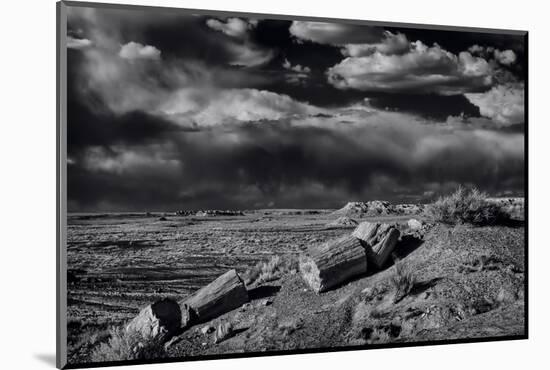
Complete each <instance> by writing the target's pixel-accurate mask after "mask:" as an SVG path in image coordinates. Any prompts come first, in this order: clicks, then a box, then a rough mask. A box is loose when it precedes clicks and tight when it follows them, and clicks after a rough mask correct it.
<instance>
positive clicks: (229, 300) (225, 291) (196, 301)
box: [181, 270, 248, 323]
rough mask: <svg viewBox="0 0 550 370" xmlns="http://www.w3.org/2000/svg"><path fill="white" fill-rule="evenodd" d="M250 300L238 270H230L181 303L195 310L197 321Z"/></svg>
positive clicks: (208, 318) (219, 313)
mask: <svg viewBox="0 0 550 370" xmlns="http://www.w3.org/2000/svg"><path fill="white" fill-rule="evenodd" d="M246 302H248V292H247V290H246V288H245V286H244V283H243V281H242V279H241V278H240V276H239V275H238V274H237V271H235V270H230V271H227V272H226V273H225V274H223V275H221V276H220V277H218V278H217V279H216V280H214V281H213V282H211V283H210V284H208V285H207V286H205V287H203V288H201V289H200V290H198V291H197V292H196V293H194V294H193V295H192V296H191V297H189V298H188V299H186V300H185V301H184V302H182V303H181V304H182V305H183V304H187V305H188V306H189V307H191V309H192V310H193V311H194V314H195V318H196V322H197V323H198V322H205V321H208V320H210V319H213V318H215V317H218V316H220V315H222V314H224V313H226V312H229V311H231V310H233V309H235V308H238V307H241V306H242V305H243V304H245V303H246Z"/></svg>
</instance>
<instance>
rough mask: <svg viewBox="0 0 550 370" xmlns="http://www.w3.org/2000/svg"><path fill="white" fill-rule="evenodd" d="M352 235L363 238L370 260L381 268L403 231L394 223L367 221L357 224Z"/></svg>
mask: <svg viewBox="0 0 550 370" xmlns="http://www.w3.org/2000/svg"><path fill="white" fill-rule="evenodd" d="M352 235H353V236H354V237H355V238H357V239H359V240H361V244H362V245H363V247H365V251H366V253H367V258H368V260H369V262H370V263H372V264H373V265H374V266H376V267H377V268H381V267H382V266H384V263H386V261H387V259H388V257H389V256H390V254H391V252H392V251H393V249H394V248H395V245H396V244H397V239H399V235H401V232H400V231H399V230H397V229H396V228H395V226H394V225H390V224H381V223H377V222H367V221H365V222H361V223H360V224H359V226H357V228H356V229H355V230H354V231H353V233H352Z"/></svg>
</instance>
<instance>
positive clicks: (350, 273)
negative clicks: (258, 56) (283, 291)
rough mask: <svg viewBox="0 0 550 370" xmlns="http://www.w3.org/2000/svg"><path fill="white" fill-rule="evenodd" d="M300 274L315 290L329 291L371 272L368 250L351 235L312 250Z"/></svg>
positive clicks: (309, 251) (302, 261) (319, 291)
mask: <svg viewBox="0 0 550 370" xmlns="http://www.w3.org/2000/svg"><path fill="white" fill-rule="evenodd" d="M300 272H301V274H302V277H303V278H304V280H305V281H306V282H307V283H308V284H309V286H310V287H311V288H312V289H313V290H314V291H316V292H317V293H321V292H325V291H327V290H330V289H331V288H334V287H336V286H338V285H341V284H342V283H345V282H346V281H348V280H349V279H351V278H352V277H354V276H357V275H361V274H364V273H366V272H367V256H366V254H365V249H364V248H363V247H362V246H361V243H360V242H359V240H358V239H357V238H355V237H353V236H351V235H347V236H344V237H341V238H339V239H335V240H332V241H328V242H326V243H324V244H321V245H319V246H313V247H310V248H309V250H308V256H306V257H303V258H302V260H301V261H300Z"/></svg>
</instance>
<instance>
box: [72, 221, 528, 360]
mask: <svg viewBox="0 0 550 370" xmlns="http://www.w3.org/2000/svg"><path fill="white" fill-rule="evenodd" d="M333 211H334V210H255V211H244V215H236V216H196V215H190V216H178V215H175V214H161V213H152V214H151V213H147V214H145V213H141V214H71V215H69V217H68V225H69V226H68V341H69V343H68V346H69V363H84V362H88V361H90V358H89V356H90V354H91V353H92V352H93V350H94V348H96V346H98V345H99V343H101V342H104V341H105V340H106V339H107V338H108V335H109V334H108V331H109V328H111V327H113V326H120V325H122V324H124V323H125V322H127V321H128V320H130V319H132V318H133V317H135V316H136V315H137V313H138V312H139V311H140V309H141V308H143V307H144V306H146V305H148V304H150V303H152V302H154V301H156V300H157V299H160V298H164V297H169V298H173V299H175V300H177V301H181V300H182V299H183V298H185V297H186V296H188V295H190V294H191V293H192V292H194V291H196V290H197V289H199V288H200V287H202V286H204V285H206V284H208V283H209V282H211V281H212V280H214V279H215V278H216V277H217V276H219V275H220V274H222V273H224V272H225V271H227V270H229V269H233V268H234V269H236V270H237V271H238V273H239V274H241V276H244V277H246V276H247V271H249V269H251V268H252V267H253V266H255V265H256V264H258V263H259V262H262V261H269V260H270V259H271V258H272V257H273V256H283V257H284V258H285V259H287V260H290V261H297V260H298V256H299V255H300V254H302V253H304V252H305V251H306V250H307V248H308V247H309V246H311V245H315V244H319V243H322V242H325V241H327V240H330V239H333V238H336V237H338V236H341V235H345V234H349V233H350V232H351V231H352V230H353V228H354V224H353V223H350V224H349V225H346V224H345V222H344V223H342V225H338V224H334V221H335V220H337V219H338V215H337V214H334V213H333ZM410 218H416V219H418V220H423V218H425V217H424V216H423V215H422V214H419V215H414V216H411V215H383V216H380V215H379V216H370V217H369V216H367V217H363V218H361V219H357V221H365V220H368V221H379V222H397V223H399V227H400V228H401V229H402V234H401V239H400V241H399V242H398V244H397V246H396V249H395V255H394V259H396V260H399V261H400V262H399V263H400V264H403V266H404V267H405V268H406V269H407V270H408V271H409V272H410V273H411V274H412V275H413V277H414V280H415V283H414V288H413V289H412V291H411V292H410V293H409V294H408V295H407V296H406V297H404V298H403V299H401V300H399V301H398V302H395V301H394V297H395V294H394V293H395V292H394V291H393V289H394V287H393V285H392V277H393V276H394V275H395V274H396V267H395V264H394V262H393V260H391V261H389V262H388V263H387V265H386V266H385V267H384V268H382V269H380V270H375V269H370V271H369V272H368V273H367V274H366V275H364V276H361V277H359V278H356V279H354V280H352V281H351V282H349V283H346V284H344V285H343V286H341V287H338V288H337V289H333V290H330V291H328V292H326V293H321V294H316V293H314V292H313V291H312V290H311V289H310V288H309V287H308V286H307V284H306V283H305V282H304V281H303V279H302V278H301V276H300V272H299V271H298V269H297V268H294V267H288V268H287V270H285V271H284V272H283V273H281V274H280V275H279V276H274V277H272V279H270V280H271V281H267V282H258V281H252V282H248V283H249V285H248V286H247V288H248V290H249V295H250V298H251V301H250V303H248V304H246V305H244V306H242V307H241V308H239V309H236V310H233V311H231V312H228V313H226V314H224V315H222V316H220V317H218V318H215V319H213V320H212V322H210V323H202V324H200V325H196V326H194V327H191V328H188V329H187V330H186V331H185V332H183V333H182V334H181V335H179V336H178V337H176V338H174V340H172V342H171V343H170V345H169V346H168V347H167V348H168V349H167V355H168V356H174V357H183V356H195V355H207V354H223V353H240V352H263V351H276V350H290V349H306V348H325V347H338V346H353V345H361V346H364V345H366V346H368V345H371V344H379V343H392V342H415V341H428V340H429V341H431V340H445V339H462V338H482V337H498V336H516V335H522V334H524V328H525V325H524V324H525V323H524V245H525V240H524V238H525V235H524V231H525V230H524V227H523V226H522V225H519V226H518V225H514V226H485V227H476V226H468V225H458V226H448V225H444V224H440V223H429V222H428V223H426V226H425V227H424V228H423V231H422V235H420V238H418V235H416V234H418V233H416V234H415V233H413V232H412V231H410V230H408V229H407V227H406V222H407V220H409V219H410ZM413 234H414V235H413ZM220 322H231V324H232V326H233V328H234V329H233V333H232V336H231V337H229V338H228V339H226V340H224V341H222V342H221V343H214V338H213V336H212V335H210V334H205V333H203V330H201V329H204V327H205V325H212V326H213V327H216V325H217V324H218V323H220Z"/></svg>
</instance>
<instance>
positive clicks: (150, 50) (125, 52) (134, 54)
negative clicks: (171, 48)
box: [118, 41, 160, 60]
mask: <svg viewBox="0 0 550 370" xmlns="http://www.w3.org/2000/svg"><path fill="white" fill-rule="evenodd" d="M118 55H119V56H120V57H121V58H123V59H130V60H133V59H153V60H158V59H160V50H159V49H157V48H156V47H154V46H151V45H142V44H140V43H139V42H134V41H130V42H129V43H127V44H126V45H122V47H121V48H120V51H119V53H118Z"/></svg>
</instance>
